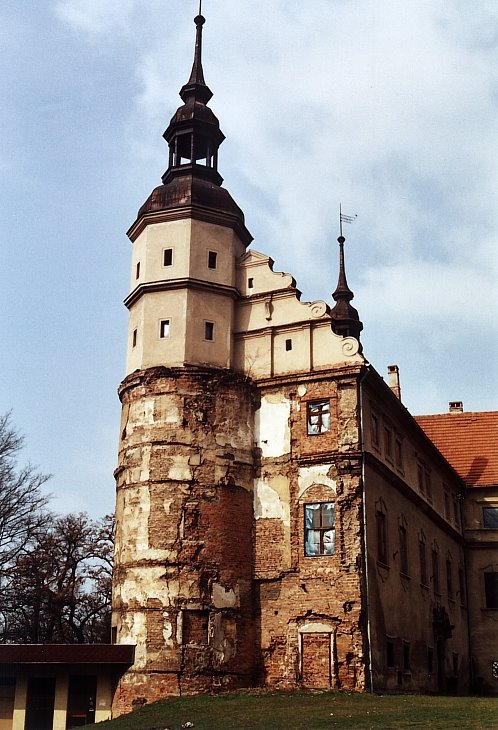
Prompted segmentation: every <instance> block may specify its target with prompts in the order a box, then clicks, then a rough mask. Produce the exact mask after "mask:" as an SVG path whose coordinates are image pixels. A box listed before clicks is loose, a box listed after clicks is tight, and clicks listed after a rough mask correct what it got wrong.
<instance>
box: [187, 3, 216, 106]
mask: <svg viewBox="0 0 498 730" xmlns="http://www.w3.org/2000/svg"><path fill="white" fill-rule="evenodd" d="M205 22H206V19H205V17H204V16H203V15H202V0H199V13H198V15H196V16H195V18H194V23H195V27H196V32H195V51H194V62H193V64H192V71H191V72H190V78H189V80H188V81H187V83H186V84H185V86H183V87H182V90H181V91H180V96H181V97H182V99H183V101H184V102H186V101H187V99H188V98H190V97H194V98H195V99H196V100H197V101H200V102H202V103H203V104H207V102H208V101H209V100H210V98H211V97H212V95H213V94H212V93H211V90H210V89H209V87H208V86H207V85H206V82H205V81H204V72H203V70H202V26H203V25H204V23H205Z"/></svg>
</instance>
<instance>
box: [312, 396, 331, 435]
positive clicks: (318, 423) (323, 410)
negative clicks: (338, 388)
mask: <svg viewBox="0 0 498 730" xmlns="http://www.w3.org/2000/svg"><path fill="white" fill-rule="evenodd" d="M306 411H307V424H308V425H307V433H308V436H316V435H317V434H320V433H326V432H327V431H330V401H329V400H319V401H312V402H310V403H308V405H307V409H306Z"/></svg>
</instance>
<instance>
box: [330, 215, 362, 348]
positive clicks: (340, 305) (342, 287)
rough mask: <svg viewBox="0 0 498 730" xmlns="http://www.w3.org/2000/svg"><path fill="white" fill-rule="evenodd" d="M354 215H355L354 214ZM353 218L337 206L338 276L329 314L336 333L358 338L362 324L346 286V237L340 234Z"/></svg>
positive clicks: (351, 294) (349, 290) (350, 292)
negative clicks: (338, 231)
mask: <svg viewBox="0 0 498 730" xmlns="http://www.w3.org/2000/svg"><path fill="white" fill-rule="evenodd" d="M355 217H356V216H355ZM353 220H354V218H353V217H352V216H346V215H344V214H343V212H342V207H341V206H340V207H339V230H340V236H339V238H338V239H337V241H338V242H339V278H338V281H337V287H336V290H335V292H334V293H333V294H332V296H333V298H334V301H335V302H336V305H335V307H334V308H333V309H332V311H331V313H330V316H331V318H332V329H333V331H334V332H335V334H336V335H342V336H343V337H355V338H356V339H357V340H359V339H360V332H361V330H362V329H363V324H362V322H361V321H360V317H359V315H358V312H357V310H356V309H355V308H354V307H353V306H352V305H351V304H350V302H351V299H353V297H354V294H353V292H352V291H351V289H350V288H349V286H348V281H347V279H346V266H345V263H344V243H345V241H346V239H345V238H344V236H343V235H342V223H343V221H346V222H347V223H352V222H353Z"/></svg>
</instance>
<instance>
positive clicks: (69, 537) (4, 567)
mask: <svg viewBox="0 0 498 730" xmlns="http://www.w3.org/2000/svg"><path fill="white" fill-rule="evenodd" d="M22 448H23V437H22V436H21V435H20V434H19V433H18V431H17V430H16V429H15V428H14V427H13V425H12V423H11V417H10V413H8V414H6V415H4V416H0V642H2V641H3V642H9V643H14V642H15V643H51V642H55V643H83V642H99V641H100V642H102V641H109V635H110V603H111V576H112V550H113V518H112V517H110V516H109V517H104V518H103V519H102V520H99V521H92V520H91V519H90V518H89V517H88V515H86V514H69V515H66V516H60V515H54V514H52V513H50V512H48V511H47V503H48V501H49V497H48V496H46V495H44V494H43V491H42V487H43V485H44V484H45V482H46V481H47V479H48V478H49V477H48V476H47V475H44V474H41V473H39V472H38V471H37V470H36V469H35V468H34V467H32V466H30V465H29V464H28V465H27V466H20V465H19V457H20V452H21V450H22Z"/></svg>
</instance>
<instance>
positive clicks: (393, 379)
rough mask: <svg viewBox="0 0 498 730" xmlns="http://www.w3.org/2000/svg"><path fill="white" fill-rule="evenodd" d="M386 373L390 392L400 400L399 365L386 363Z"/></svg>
mask: <svg viewBox="0 0 498 730" xmlns="http://www.w3.org/2000/svg"><path fill="white" fill-rule="evenodd" d="M387 373H388V375H389V387H390V388H391V390H392V392H393V393H394V395H395V396H396V398H399V400H401V387H400V384H399V367H398V366H397V365H388V366H387Z"/></svg>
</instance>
